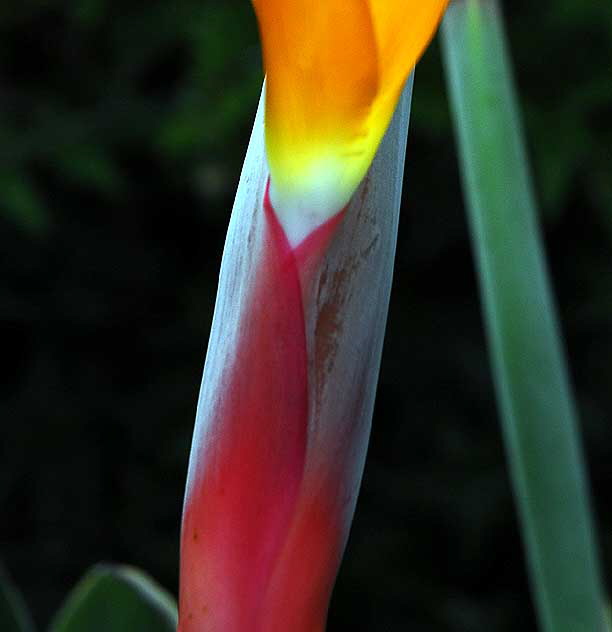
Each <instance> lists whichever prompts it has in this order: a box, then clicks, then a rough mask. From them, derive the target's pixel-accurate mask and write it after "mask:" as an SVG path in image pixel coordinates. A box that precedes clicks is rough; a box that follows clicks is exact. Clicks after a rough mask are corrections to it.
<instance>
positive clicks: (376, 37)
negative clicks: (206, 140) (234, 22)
mask: <svg viewBox="0 0 612 632" xmlns="http://www.w3.org/2000/svg"><path fill="white" fill-rule="evenodd" d="M447 4H448V0H325V1H322V0H253V5H254V7H255V11H256V13H257V18H258V21H259V26H260V32H261V39H262V44H263V56H264V66H265V71H266V75H267V84H266V115H265V116H266V118H265V127H266V150H267V157H268V163H269V166H270V171H271V176H272V186H271V200H272V204H273V206H274V208H275V209H276V212H277V213H278V214H279V218H280V220H281V223H282V224H283V226H284V228H285V230H286V232H287V233H288V237H289V240H290V242H292V243H298V242H299V240H300V239H301V238H303V237H304V236H305V235H306V234H307V233H308V232H309V231H310V230H312V228H313V227H316V226H317V225H319V224H321V223H322V222H324V221H325V220H326V219H328V218H329V217H331V216H332V215H333V214H335V213H336V212H338V211H339V210H340V209H342V208H343V207H344V206H345V205H346V204H347V202H348V201H349V199H350V197H351V195H352V194H353V192H354V191H355V189H356V188H357V186H358V185H359V182H360V181H361V180H362V178H363V176H364V175H365V173H366V171H367V169H368V167H369V165H370V163H371V162H372V159H373V157H374V154H375V153H376V149H377V147H378V145H379V143H380V140H381V138H382V136H383V134H384V133H385V130H386V129H387V126H388V125H389V121H390V120H391V116H392V114H393V111H394V110H395V106H396V104H397V100H398V98H399V95H400V92H401V89H402V86H403V85H404V83H405V81H406V78H407V76H408V74H409V73H410V72H411V70H412V69H413V68H414V65H415V64H416V62H417V60H418V59H419V57H420V56H421V54H422V53H423V51H424V49H425V47H426V46H427V44H428V43H429V41H430V39H431V38H432V36H433V34H434V32H435V29H436V27H437V26H438V23H439V21H440V19H441V17H442V14H443V11H444V9H445V8H446V5H447Z"/></svg>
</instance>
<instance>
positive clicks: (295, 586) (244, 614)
mask: <svg viewBox="0 0 612 632" xmlns="http://www.w3.org/2000/svg"><path fill="white" fill-rule="evenodd" d="M447 2H448V0H326V1H325V2H320V1H318V2H317V1H315V0H253V5H254V7H255V11H256V14H257V18H258V21H259V26H260V32H261V38H262V45H263V56H264V66H265V70H266V84H265V87H264V91H263V93H262V101H261V104H260V108H259V111H258V113H257V117H256V120H255V125H254V129H253V134H252V137H251V142H250V145H249V149H248V151H247V155H246V159H245V163H244V168H243V171H242V176H241V179H240V183H239V186H238V191H237V195H236V201H235V204H234V208H233V211H232V217H231V220H230V225H229V229H228V235H227V241H226V245H225V251H224V255H223V262H222V265H221V275H220V281H219V290H218V295H217V303H216V307H215V316H214V321H213V326H212V331H211V335H210V341H209V346H208V352H207V357H206V363H205V367H204V375H203V380H202V388H201V391H200V397H199V402H198V410H197V417H196V427H195V432H194V438H193V444H192V450H191V457H190V464H189V475H188V481H187V489H186V494H185V504H184V510H183V524H182V534H181V574H180V597H179V631H180V632H202V631H212V632H216V631H223V632H247V631H248V632H275V631H279V632H280V631H284V632H287V631H292V632H315V631H322V630H324V628H325V622H326V617H327V609H328V604H329V599H330V595H331V591H332V588H333V584H334V581H335V577H336V574H337V571H338V567H339V564H340V560H341V557H342V553H343V550H344V547H345V544H346V540H347V537H348V531H349V528H350V523H351V520H352V516H353V513H354V509H355V503H356V500H357V494H358V490H359V485H360V481H361V475H362V471H363V466H364V461H365V454H366V449H367V442H368V438H369V432H370V424H371V417H372V410H373V405H374V397H375V390H376V382H377V379H378V370H379V365H380V357H381V351H382V341H383V335H384V327H385V322H386V315H387V309H388V302H389V294H390V289H391V277H392V270H393V259H394V253H395V241H396V230H397V219H398V210H399V203H400V197H401V187H402V176H403V165H404V154H405V144H406V135H407V127H408V119H409V103H410V94H411V83H410V82H409V83H408V85H406V80H407V77H408V76H409V75H410V73H411V71H412V69H413V68H414V65H415V64H416V62H417V60H418V58H419V57H420V55H421V54H422V52H423V50H424V49H425V47H426V46H427V44H428V42H429V41H430V39H431V38H432V36H433V34H434V32H435V29H436V27H437V25H438V23H439V21H440V19H441V16H442V13H443V11H444V9H445V7H446V4H447ZM405 85H406V88H404V86H405ZM402 91H403V95H404V96H403V97H402V96H401V95H402ZM400 97H401V98H400ZM398 102H399V105H398ZM394 112H395V116H393V114H394ZM392 119H393V121H392ZM391 121H392V122H391ZM383 137H384V139H383ZM381 141H382V142H381Z"/></svg>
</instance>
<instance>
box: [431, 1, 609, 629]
mask: <svg viewBox="0 0 612 632" xmlns="http://www.w3.org/2000/svg"><path fill="white" fill-rule="evenodd" d="M442 33H443V45H444V46H443V51H444V60H445V67H446V74H447V80H448V85H449V89H450V95H451V103H452V110H453V116H454V123H455V130H456V133H457V138H458V144H459V151H460V159H461V160H460V162H461V168H462V175H463V183H464V191H465V196H466V206H467V209H468V213H469V219H470V225H471V231H472V240H473V246H474V250H475V256H476V263H477V268H478V274H479V277H480V285H481V294H482V301H483V307H484V316H485V322H486V326H487V332H488V338H489V346H490V351H491V360H492V364H493V369H494V374H495V381H496V389H497V396H498V402H499V408H500V412H501V417H502V422H503V430H504V438H505V443H506V450H507V454H508V460H509V464H510V470H511V475H512V480H513V485H514V493H515V498H516V502H517V505H518V509H519V515H520V519H521V526H522V531H523V538H524V541H525V544H526V549H527V557H528V561H529V568H530V573H531V580H532V586H533V589H534V593H535V599H536V604H537V608H538V613H539V617H540V622H541V627H542V629H543V630H545V631H546V632H598V631H600V630H603V629H604V621H603V592H602V586H601V579H600V570H599V564H598V560H597V555H596V547H595V544H594V533H593V526H592V518H591V511H590V506H589V499H588V493H587V485H586V480H585V479H586V477H585V472H584V466H583V457H582V448H581V444H580V439H579V434H578V427H577V418H576V413H575V407H574V403H573V400H572V395H571V392H570V386H569V380H568V377H567V371H566V366H565V358H564V353H563V350H562V345H561V343H560V337H559V329H558V324H557V317H556V314H555V308H554V304H553V299H552V293H551V289H550V283H549V278H548V272H547V269H546V264H545V261H544V255H543V248H542V242H541V237H540V232H539V228H538V223H537V219H536V208H535V202H534V196H533V193H532V186H531V180H530V175H529V167H528V161H527V156H526V151H525V146H524V140H523V134H522V128H521V123H520V119H519V114H518V107H517V103H516V96H515V91H514V85H513V79H512V74H511V70H510V62H509V57H508V53H507V49H506V44H505V39H504V34H503V29H502V18H501V15H500V12H499V8H498V4H497V2H496V1H494V0H457V1H456V2H454V3H452V4H451V5H450V7H449V9H448V12H447V14H446V17H445V20H444V23H443V29H442ZM534 54H537V51H534ZM543 80H545V78H543ZM559 133H560V134H562V133H563V130H559Z"/></svg>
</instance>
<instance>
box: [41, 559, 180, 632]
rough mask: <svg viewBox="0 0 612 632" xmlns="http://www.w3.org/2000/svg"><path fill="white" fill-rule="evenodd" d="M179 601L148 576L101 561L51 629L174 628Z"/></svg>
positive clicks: (136, 631)
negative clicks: (177, 602)
mask: <svg viewBox="0 0 612 632" xmlns="http://www.w3.org/2000/svg"><path fill="white" fill-rule="evenodd" d="M176 624H177V615H176V604H175V602H174V600H173V598H172V597H171V596H170V595H169V593H167V592H166V591H165V590H164V589H162V588H161V587H160V586H158V585H157V584H156V583H155V582H154V581H153V580H152V579H151V578H150V577H149V576H147V575H145V574H144V573H142V572H141V571H139V570H137V569H135V568H131V567H127V566H107V565H99V566H95V567H94V568H93V569H92V570H90V571H89V572H88V573H87V574H86V575H85V577H84V578H83V579H82V580H81V581H80V582H79V583H78V584H77V586H76V587H75V588H74V590H73V591H72V592H71V594H70V595H69V596H68V599H67V600H66V602H65V603H64V605H63V606H62V608H61V610H60V611H59V613H58V614H57V616H56V617H55V620H54V621H53V623H52V624H51V626H50V632H83V631H84V630H87V632H175V630H176Z"/></svg>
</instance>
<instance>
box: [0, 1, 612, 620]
mask: <svg viewBox="0 0 612 632" xmlns="http://www.w3.org/2000/svg"><path fill="white" fill-rule="evenodd" d="M506 13H507V17H508V29H509V34H510V42H511V47H512V51H513V56H514V63H515V67H516V71H517V79H518V84H519V89H520V94H521V99H522V105H523V109H524V114H525V124H526V130H527V134H528V139H529V146H530V152H531V156H532V159H533V168H534V173H535V180H536V188H537V192H538V197H539V200H540V203H541V212H542V220H543V223H544V227H545V233H546V243H547V249H548V253H549V259H550V265H551V270H552V274H553V280H554V287H555V291H556V295H557V297H558V301H559V305H560V314H561V320H562V325H563V330H564V333H565V336H566V344H567V347H568V351H569V358H570V362H571V371H572V377H573V380H574V383H575V386H576V393H577V399H578V404H579V409H580V413H581V417H582V422H583V428H584V435H585V443H586V452H587V457H588V462H589V473H590V476H591V481H592V486H593V495H594V503H595V507H596V512H597V519H598V526H599V537H600V544H601V550H602V554H603V563H604V567H605V569H606V571H607V574H608V578H609V575H610V571H611V569H612V508H611V506H610V500H611V498H612V490H611V487H610V485H611V483H612V427H611V425H610V424H611V422H610V418H611V417H610V415H611V413H612V373H611V365H610V358H611V355H612V260H611V256H610V253H611V249H612V179H611V178H610V168H611V165H612V159H611V158H612V157H611V153H612V152H611V147H612V123H611V114H612V78H611V75H610V72H611V69H612V64H611V62H612V3H609V2H603V1H602V0H557V1H556V2H552V1H551V2H537V3H534V2H532V1H531V0H520V1H517V0H513V1H512V3H510V2H508V3H506ZM261 79H262V71H261V63H260V55H259V48H258V39H257V31H256V24H255V20H254V17H253V14H252V9H251V6H250V3H249V2H248V1H247V0H223V1H219V0H214V1H213V0H209V1H206V0H175V1H172V2H171V1H168V0H146V1H145V0H123V1H122V2H115V3H111V2H108V1H105V0H47V1H42V0H41V1H38V2H36V1H34V0H21V1H20V2H17V1H16V0H8V1H7V0H4V1H3V2H2V3H1V4H0V323H1V325H0V326H1V331H2V343H1V346H0V352H1V356H0V357H1V358H2V362H1V364H0V367H1V368H0V371H1V372H2V376H1V381H0V423H1V426H0V433H1V434H0V543H1V551H0V555H1V557H2V558H3V559H4V562H5V563H6V565H7V566H8V568H9V570H10V572H11V573H12V575H13V577H14V578H15V580H16V581H17V583H18V584H19V586H20V587H21V588H22V590H23V592H24V593H25V596H26V599H27V601H28V603H29V605H30V606H31V608H32V609H33V612H34V615H35V618H36V620H37V622H38V623H39V624H43V623H46V622H47V621H48V620H49V617H50V616H51V613H52V612H53V611H54V610H55V609H56V608H57V607H58V605H59V604H60V603H61V601H62V598H63V596H64V595H65V593H66V591H67V590H68V589H69V588H70V587H71V586H72V585H73V584H74V583H75V582H76V581H77V580H78V578H79V576H81V575H82V573H83V572H84V571H85V570H86V569H87V568H88V567H89V566H90V565H91V564H93V563H95V562H97V561H99V560H111V561H120V562H126V563H130V564H135V565H138V566H141V567H143V568H144V569H146V570H148V571H149V572H150V573H151V574H152V575H153V576H154V577H155V578H157V579H158V580H159V581H161V582H162V583H163V584H164V585H165V586H167V587H168V588H170V589H171V590H172V591H174V592H176V589H177V567H178V535H179V521H180V512H181V503H182V494H183V485H184V480H185V474H186V468H187V457H188V449H189V444H190V436H191V431H192V425H193V418H194V412H195V404H196V398H197V392H198V388H199V382H200V375H201V370H202V366H203V360H204V352H205V348H206V341H207V336H208V331H209V326H210V322H211V316H212V308H213V301H214V296H215V286H216V279H217V273H218V269H219V262H220V257H221V251H222V245H223V238H224V234H225V229H226V225H227V221H228V218H229V212H230V209H231V205H232V199H233V194H234V191H235V187H236V184H237V181H238V177H239V174H240V168H241V164H242V159H243V156H244V153H245V149H246V144H247V141H248V136H249V133H250V128H251V124H252V120H253V116H254V112H255V108H256V103H257V99H258V94H259V89H260V85H261ZM445 92H446V91H445V85H444V78H443V74H442V67H441V64H440V56H439V50H438V44H437V43H435V44H434V45H433V46H432V47H431V48H430V50H429V52H428V53H427V55H426V56H425V58H424V60H423V62H422V63H421V64H420V65H419V68H418V72H417V80H416V87H415V94H414V109H413V119H412V126H411V133H410V137H409V142H408V160H407V167H406V186H405V194H404V205H403V211H402V220H401V226H400V235H399V244H398V256H397V264H396V273H395V284H394V291H393V296H392V302H391V309H390V318H389V324H388V330H387V344H386V347H385V352H384V358H383V367H382V373H381V379H380V388H379V394H378V400H377V407H376V415H375V420H374V429H373V434H372V441H371V448H370V453H369V460H368V464H367V467H366V473H365V479H364V484H363V491H362V494H361V498H360V501H359V505H358V510H357V516H356V520H355V523H354V528H353V531H352V536H351V540H350V544H349V549H348V551H347V555H346V558H345V561H344V564H343V567H342V571H341V575H340V579H339V581H338V584H337V589H336V592H335V595H334V598H333V602H332V608H331V615H330V626H329V630H330V632H334V631H340V630H368V631H369V630H372V631H378V630H385V631H386V630H389V631H396V630H418V631H424V632H427V631H429V630H432V631H437V630H441V631H449V632H470V631H477V630H478V631H500V632H504V631H511V630H517V629H521V630H534V629H535V624H534V615H533V611H532V607H531V605H530V600H529V594H528V586H527V578H526V575H525V571H524V560H523V554H522V549H521V545H520V540H519V534H518V529H517V523H516V517H515V512H514V507H513V503H512V496H511V490H510V487H509V481H508V476H507V471H506V467H505V462H504V454H503V446H502V444H501V438H500V431H499V424H498V420H497V416H496V411H495V404H494V398H493V391H492V383H491V374H490V369H489V364H488V360H487V355H486V348H485V341H484V336H483V328H482V322H481V316H480V308H479V302H478V293H477V286H476V281H475V275H474V271H473V262H472V257H471V253H470V245H469V236H468V232H467V226H466V221H465V215H464V210H463V204H462V199H461V191H460V185H459V176H458V169H457V158H456V153H455V147H454V141H453V138H452V130H451V125H450V118H449V111H448V104H447V100H446V94H445Z"/></svg>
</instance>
